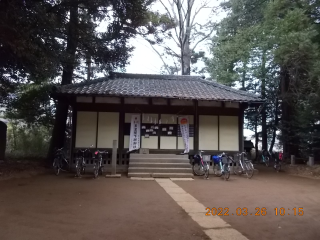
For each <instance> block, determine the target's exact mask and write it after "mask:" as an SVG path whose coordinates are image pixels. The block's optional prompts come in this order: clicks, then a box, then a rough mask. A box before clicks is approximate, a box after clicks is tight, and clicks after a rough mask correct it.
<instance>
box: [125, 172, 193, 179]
mask: <svg viewBox="0 0 320 240" xmlns="http://www.w3.org/2000/svg"><path fill="white" fill-rule="evenodd" d="M128 177H142V178H150V177H154V178H193V174H192V173H130V172H129V173H128Z"/></svg>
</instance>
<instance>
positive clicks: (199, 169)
mask: <svg viewBox="0 0 320 240" xmlns="http://www.w3.org/2000/svg"><path fill="white" fill-rule="evenodd" d="M192 171H193V174H194V175H196V176H203V175H204V174H205V172H204V167H203V166H202V165H201V163H193V165H192Z"/></svg>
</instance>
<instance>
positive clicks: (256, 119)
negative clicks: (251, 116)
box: [254, 116, 259, 161]
mask: <svg viewBox="0 0 320 240" xmlns="http://www.w3.org/2000/svg"><path fill="white" fill-rule="evenodd" d="M254 136H255V145H254V147H255V151H256V158H255V160H256V161H258V159H259V147H258V145H259V134H258V116H256V118H255V123H254Z"/></svg>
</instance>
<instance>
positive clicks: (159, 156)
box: [130, 153, 189, 159]
mask: <svg viewBox="0 0 320 240" xmlns="http://www.w3.org/2000/svg"><path fill="white" fill-rule="evenodd" d="M149 158H153V159H154V158H156V159H162V158H165V159H167V158H170V159H189V156H188V155H177V154H138V153H131V154H130V159H149Z"/></svg>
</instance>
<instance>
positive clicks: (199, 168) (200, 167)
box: [192, 150, 210, 179]
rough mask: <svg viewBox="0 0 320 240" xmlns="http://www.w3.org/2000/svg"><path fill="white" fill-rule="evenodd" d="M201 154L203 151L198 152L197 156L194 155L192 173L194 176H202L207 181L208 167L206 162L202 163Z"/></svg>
mask: <svg viewBox="0 0 320 240" xmlns="http://www.w3.org/2000/svg"><path fill="white" fill-rule="evenodd" d="M202 153H203V151H201V150H200V151H199V153H198V154H196V155H194V157H193V160H194V161H193V165H192V171H193V173H194V175H196V176H203V175H204V177H205V178H206V179H209V168H210V165H209V163H208V162H207V161H203V157H202Z"/></svg>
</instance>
